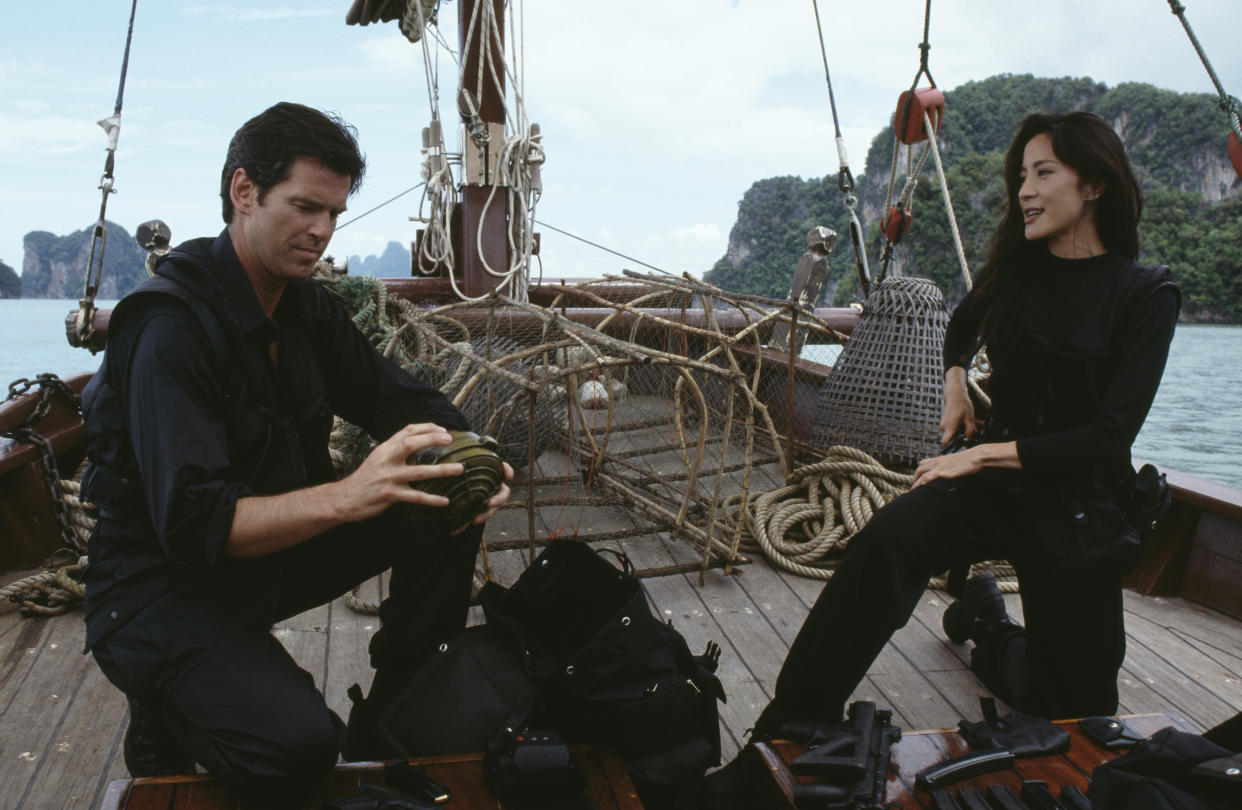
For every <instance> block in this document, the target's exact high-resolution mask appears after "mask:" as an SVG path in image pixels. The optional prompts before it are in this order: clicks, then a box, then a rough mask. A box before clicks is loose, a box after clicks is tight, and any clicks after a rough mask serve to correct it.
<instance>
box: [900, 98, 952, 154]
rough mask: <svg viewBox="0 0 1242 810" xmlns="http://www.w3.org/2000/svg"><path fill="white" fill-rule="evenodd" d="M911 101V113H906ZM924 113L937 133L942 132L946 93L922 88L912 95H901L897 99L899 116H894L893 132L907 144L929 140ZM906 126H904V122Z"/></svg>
mask: <svg viewBox="0 0 1242 810" xmlns="http://www.w3.org/2000/svg"><path fill="white" fill-rule="evenodd" d="M907 99H909V102H908V103H909V108H910V110H909V113H908V114H907V112H906V105H907ZM923 113H927V115H928V116H929V117H930V118H931V120H932V125H933V126H934V127H935V128H936V131H937V132H939V131H940V122H941V121H943V120H944V93H942V92H940V91H939V90H937V89H936V88H935V87H921V88H919V89H917V90H915V91H914V94H913V95H911V93H910V91H909V90H907V91H906V92H904V93H902V94H901V97H900V98H898V99H897V114H896V115H894V116H893V132H894V133H896V134H897V137H898V138H899V139H900V140H901V142H902V143H905V144H914V143H919V142H920V141H925V140H927V132H926V130H925V129H924V127H923ZM903 121H904V122H905V125H904V126H902V122H903Z"/></svg>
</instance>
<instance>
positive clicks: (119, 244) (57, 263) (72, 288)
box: [21, 222, 147, 299]
mask: <svg viewBox="0 0 1242 810" xmlns="http://www.w3.org/2000/svg"><path fill="white" fill-rule="evenodd" d="M93 230H94V226H93V225H92V226H91V227H89V228H83V229H82V230H80V231H75V232H74V233H71V234H69V235H68V236H57V235H55V234H53V233H49V232H48V231H31V232H30V233H28V234H26V238H25V239H24V240H23V242H24V246H25V249H26V258H25V261H24V262H23V264H22V287H21V289H22V297H23V298H80V297H81V296H82V291H83V289H84V288H85V286H86V273H87V269H88V268H87V265H89V264H90V258H91V235H92V232H93ZM146 255H147V254H146V251H144V250H143V249H142V248H140V247H139V246H138V243H137V242H135V241H134V238H133V237H132V236H130V234H129V233H128V232H127V231H126V230H125V229H124V228H122V227H121V226H120V225H117V224H116V223H115V222H109V223H107V242H106V244H105V246H104V254H103V257H104V258H103V270H102V272H101V273H100V278H99V297H100V298H104V299H109V298H120V297H122V296H123V295H125V293H127V292H129V291H130V290H132V289H133V288H134V286H135V285H137V284H138V282H140V281H142V280H143V279H144V278H146V277H147V271H146V264H145V262H146Z"/></svg>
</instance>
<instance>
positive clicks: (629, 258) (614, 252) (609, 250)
mask: <svg viewBox="0 0 1242 810" xmlns="http://www.w3.org/2000/svg"><path fill="white" fill-rule="evenodd" d="M534 222H535V224H536V225H540V226H542V227H544V228H551V229H552V230H554V231H556V232H557V233H560V234H564V235H565V236H568V237H569V238H570V239H577V240H578V241H579V242H584V243H586V244H588V245H590V246H591V247H594V248H599V249H600V250H602V251H604V252H605V253H611V254H612V255H614V256H620V257H621V258H622V259H625V260H627V261H631V262H634V263H635V264H641V265H642V266H643V267H646V268H648V269H650V270H654V271H656V272H657V273H663V274H664V275H666V276H672V275H674V274H673V273H670V272H669V271H667V270H665V269H663V268H660V267H656V266H655V265H654V264H647V263H646V262H644V261H643V260H641V259H635V258H634V257H633V256H627V255H625V254H624V253H621V252H620V251H617V250H613V249H612V248H610V247H604V246H603V245H601V244H599V243H598V242H592V241H591V240H590V239H587V238H585V237H582V236H578V235H577V234H573V233H570V232H569V231H566V230H562V229H560V228H558V227H556V226H555V225H549V224H548V223H546V222H544V221H543V220H541V219H536V220H534Z"/></svg>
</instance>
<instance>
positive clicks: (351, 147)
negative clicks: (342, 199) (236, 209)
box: [220, 101, 367, 223]
mask: <svg viewBox="0 0 1242 810" xmlns="http://www.w3.org/2000/svg"><path fill="white" fill-rule="evenodd" d="M299 157H309V158H314V159H315V160H318V161H319V162H320V163H322V164H323V165H325V166H327V167H328V168H329V169H331V170H332V171H334V172H336V173H337V174H343V175H346V176H348V177H349V178H350V183H349V193H350V194H353V193H354V192H355V191H357V190H358V187H359V186H360V185H362V175H363V173H364V172H365V171H366V165H367V162H366V158H364V157H363V156H362V152H361V151H359V149H358V131H357V130H356V129H354V128H353V127H352V126H350V125H349V124H347V123H345V121H344V120H342V119H341V117H340V116H339V115H337V114H336V113H326V112H321V111H319V110H316V109H313V108H311V107H306V106H304V105H302V104H294V103H293V102H289V101H282V102H280V103H279V104H275V105H273V106H271V107H268V108H267V109H266V110H264V111H263V112H261V113H259V114H258V115H256V116H255V117H254V118H251V119H250V120H249V121H247V122H246V123H244V124H242V126H241V129H239V130H237V132H236V134H234V135H233V140H232V141H230V142H229V153H228V156H227V157H225V159H224V170H223V171H222V172H221V174H220V199H221V201H222V202H223V213H224V221H225V222H226V223H229V222H232V221H233V202H232V200H230V199H229V186H230V184H231V183H232V182H233V175H234V174H235V173H236V172H237V170H238V169H245V171H246V176H247V177H249V178H250V179H251V181H253V182H254V184H255V185H256V186H258V187H259V202H263V196H264V195H265V194H267V192H268V190H269V189H270V188H271V187H272V186H274V185H276V184H277V183H279V182H280V181H282V180H284V179H286V178H287V177H288V176H289V168H290V166H292V165H293V161H294V160H296V159H297V158H299Z"/></svg>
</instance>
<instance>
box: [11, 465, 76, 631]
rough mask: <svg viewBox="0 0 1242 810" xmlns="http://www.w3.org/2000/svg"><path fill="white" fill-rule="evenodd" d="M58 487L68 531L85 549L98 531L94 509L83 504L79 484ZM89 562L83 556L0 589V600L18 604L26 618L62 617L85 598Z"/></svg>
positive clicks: (62, 484) (66, 483)
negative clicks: (85, 582) (84, 574)
mask: <svg viewBox="0 0 1242 810" xmlns="http://www.w3.org/2000/svg"><path fill="white" fill-rule="evenodd" d="M55 486H56V489H57V490H58V491H59V492H60V496H61V500H62V501H63V502H64V504H65V508H66V512H67V518H68V523H69V529H70V531H72V533H73V534H74V535H75V536H76V538H77V539H78V541H79V543H75V545H77V546H78V547H79V548H85V547H86V538H87V537H89V536H90V533H91V530H92V529H93V528H94V527H95V519H96V511H95V507H94V506H92V505H91V504H89V503H87V502H85V501H83V500H82V497H81V495H82V485H81V482H80V481H65V480H63V479H59V480H57V481H56V482H55ZM86 562H87V559H86V556H85V555H83V556H80V557H78V558H77V559H76V561H74V562H71V563H69V564H67V565H61V566H58V567H55V568H50V569H48V570H46V571H40V572H39V573H37V574H32V575H30V576H28V577H24V578H22V579H19V580H17V581H16V582H10V583H9V584H8V585H5V586H4V587H3V588H0V600H7V601H10V602H15V603H17V605H18V610H19V611H20V612H21V614H22V615H23V616H59V615H60V614H62V613H66V612H68V611H70V610H72V609H73V608H74V607H76V606H77V605H78V604H79V603H80V602H81V601H82V600H83V599H84V598H85V597H86V588H85V586H84V585H83V584H82V582H81V580H80V578H81V576H82V570H83V569H84V568H85V567H86Z"/></svg>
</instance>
